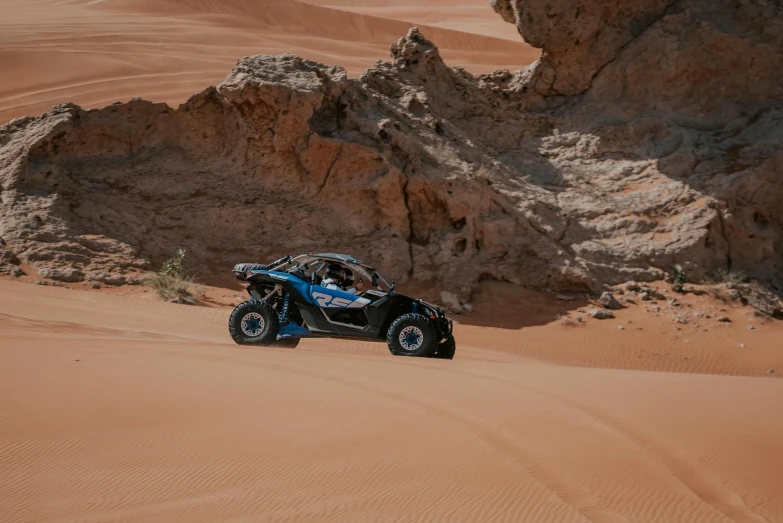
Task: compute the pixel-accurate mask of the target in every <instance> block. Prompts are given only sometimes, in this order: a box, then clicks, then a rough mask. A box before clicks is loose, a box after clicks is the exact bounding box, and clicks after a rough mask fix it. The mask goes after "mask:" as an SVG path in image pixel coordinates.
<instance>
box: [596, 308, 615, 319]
mask: <svg viewBox="0 0 783 523" xmlns="http://www.w3.org/2000/svg"><path fill="white" fill-rule="evenodd" d="M590 316H592V317H593V318H595V319H596V320H610V319H612V318H614V314H612V311H610V310H607V309H593V310H591V311H590Z"/></svg>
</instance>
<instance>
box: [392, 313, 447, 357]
mask: <svg viewBox="0 0 783 523" xmlns="http://www.w3.org/2000/svg"><path fill="white" fill-rule="evenodd" d="M386 343H387V344H388V345H389V350H390V351H391V353H392V354H394V355H395V356H419V357H425V358H426V357H429V356H432V354H433V353H434V352H435V347H436V346H437V340H436V339H435V328H434V327H433V326H432V323H430V320H429V319H428V318H427V317H426V316H422V315H421V314H404V315H402V316H400V317H399V318H397V319H396V320H394V323H392V324H391V327H389V332H388V333H387V334H386Z"/></svg>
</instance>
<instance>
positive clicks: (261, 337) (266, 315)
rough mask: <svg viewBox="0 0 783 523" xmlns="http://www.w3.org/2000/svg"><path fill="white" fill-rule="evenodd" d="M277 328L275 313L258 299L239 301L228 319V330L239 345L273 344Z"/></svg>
mask: <svg viewBox="0 0 783 523" xmlns="http://www.w3.org/2000/svg"><path fill="white" fill-rule="evenodd" d="M279 329H280V320H279V319H278V317H277V313H276V312H275V311H274V309H272V307H270V306H269V305H268V304H266V303H264V302H263V301H260V300H249V301H246V302H243V303H240V304H239V305H237V308H236V309H234V312H232V313H231V317H230V318H229V320H228V332H229V333H230V334H231V338H233V340H234V341H235V342H236V343H237V344H239V345H265V346H271V345H274V344H275V341H276V340H277V331H278V330H279Z"/></svg>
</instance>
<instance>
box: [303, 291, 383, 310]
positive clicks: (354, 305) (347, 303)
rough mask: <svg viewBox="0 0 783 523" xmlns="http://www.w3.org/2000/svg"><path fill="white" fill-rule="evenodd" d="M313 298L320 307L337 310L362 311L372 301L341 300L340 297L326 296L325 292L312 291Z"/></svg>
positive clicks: (358, 299) (362, 299)
mask: <svg viewBox="0 0 783 523" xmlns="http://www.w3.org/2000/svg"><path fill="white" fill-rule="evenodd" d="M312 296H313V299H314V300H315V302H316V303H317V304H318V306H319V307H322V308H326V307H335V308H340V309H344V308H346V307H347V308H350V309H361V308H362V307H364V306H365V305H367V304H368V303H370V300H368V299H366V298H357V299H355V300H353V299H350V298H341V297H339V296H331V295H329V294H325V293H323V292H317V291H312Z"/></svg>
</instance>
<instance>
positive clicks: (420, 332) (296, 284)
mask: <svg viewBox="0 0 783 523" xmlns="http://www.w3.org/2000/svg"><path fill="white" fill-rule="evenodd" d="M234 276H236V278H237V279H238V280H239V281H241V282H245V283H247V291H248V293H249V294H250V300H248V301H246V302H244V303H241V304H240V305H239V306H237V308H236V309H234V312H232V313H231V319H230V320H229V324H228V328H229V332H230V333H231V337H232V338H233V339H234V341H235V342H237V343H238V344H240V345H250V344H254V345H264V346H276V347H296V346H297V345H298V344H299V340H300V339H301V338H311V337H332V338H360V339H366V340H368V341H372V340H375V341H386V343H387V344H388V345H389V350H390V351H391V353H392V354H395V355H400V356H421V357H436V358H445V359H452V358H453V357H454V351H455V349H456V345H455V343H454V336H453V335H452V321H451V320H450V319H448V318H446V316H445V314H444V313H443V311H442V310H441V309H440V308H438V307H436V306H435V305H432V304H429V303H426V302H424V301H421V300H417V299H414V298H410V297H408V296H405V295H403V294H399V293H397V292H395V290H394V284H392V285H389V284H388V283H387V282H386V280H384V279H383V277H382V276H381V275H380V274H378V272H377V271H376V270H375V269H373V268H372V267H370V266H369V265H366V264H364V263H362V262H361V261H359V260H357V259H356V258H354V257H353V256H348V255H345V254H308V255H301V256H297V257H295V258H292V257H291V256H286V257H285V258H282V259H280V260H277V261H276V262H273V263H272V264H270V265H258V264H250V263H243V264H239V265H237V266H236V267H234ZM365 286H367V287H368V288H366V289H365V288H364V287H365Z"/></svg>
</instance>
